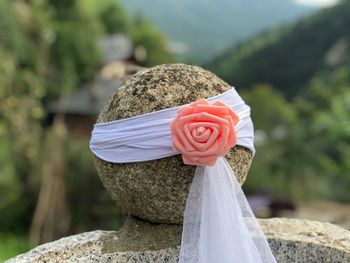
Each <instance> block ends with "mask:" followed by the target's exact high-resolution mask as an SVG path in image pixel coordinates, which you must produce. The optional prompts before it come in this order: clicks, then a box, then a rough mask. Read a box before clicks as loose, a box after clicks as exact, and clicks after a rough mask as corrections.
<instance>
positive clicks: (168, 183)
mask: <svg viewBox="0 0 350 263" xmlns="http://www.w3.org/2000/svg"><path fill="white" fill-rule="evenodd" d="M229 89H230V86H229V85H228V84H227V83H225V82H224V81H222V80H221V79H219V78H218V77H217V76H215V75H214V74H212V73H210V72H208V71H206V70H204V69H202V68H199V67H195V66H188V65H184V64H171V65H160V66H157V67H154V68H151V69H148V70H145V71H142V72H139V73H137V74H135V75H133V76H132V77H130V79H128V80H127V81H126V83H125V85H123V86H122V87H121V88H119V89H118V90H117V91H116V93H115V94H114V96H113V97H112V98H111V100H110V102H109V103H108V104H107V105H106V106H105V108H104V109H103V110H102V111H101V113H100V115H99V117H98V120H97V122H108V121H113V120H118V119H123V118H128V117H132V116H136V115H140V114H144V113H148V112H152V111H158V110H161V109H165V108H170V107H175V106H179V105H183V104H187V103H190V102H193V101H196V100H198V99H202V98H209V97H212V96H215V95H217V94H220V93H222V92H225V91H227V90H229ZM251 158H252V154H251V152H250V151H249V150H248V149H246V148H243V147H239V146H236V147H235V148H233V149H232V150H231V151H230V153H229V154H228V156H227V159H228V161H229V163H230V165H231V167H232V169H233V170H234V171H235V174H236V176H237V179H238V181H239V182H240V183H241V184H243V182H244V181H245V179H246V176H247V172H248V169H249V166H250V162H251ZM96 167H97V170H98V172H99V175H100V178H101V181H102V183H103V185H104V186H105V188H106V189H107V191H108V192H109V194H110V195H111V196H112V198H113V199H114V200H115V201H116V202H117V204H118V205H121V206H122V207H123V208H124V209H125V211H126V212H127V213H130V214H132V215H135V216H137V217H140V218H142V219H144V220H147V221H151V222H158V223H175V224H181V222H182V218H183V210H184V207H185V202H186V197H187V194H188V191H189V186H190V184H191V182H192V178H193V176H194V171H195V167H194V166H188V165H184V164H183V162H182V160H181V156H180V155H178V156H173V157H168V158H163V159H159V160H154V161H147V162H140V163H130V164H113V163H108V162H105V161H102V160H100V159H98V158H96Z"/></svg>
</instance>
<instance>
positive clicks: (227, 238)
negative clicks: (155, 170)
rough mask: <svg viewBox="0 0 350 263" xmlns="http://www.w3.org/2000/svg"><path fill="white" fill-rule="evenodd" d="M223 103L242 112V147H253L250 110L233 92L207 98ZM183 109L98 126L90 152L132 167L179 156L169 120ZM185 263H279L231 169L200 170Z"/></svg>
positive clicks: (190, 204) (221, 165)
mask: <svg viewBox="0 0 350 263" xmlns="http://www.w3.org/2000/svg"><path fill="white" fill-rule="evenodd" d="M207 101H209V102H211V103H212V102H215V101H222V102H224V103H225V104H227V105H228V106H230V107H232V109H233V110H234V111H235V112H236V113H237V114H238V116H239V118H240V121H239V123H238V124H237V125H236V127H235V129H236V133H237V138H238V142H237V144H238V145H241V146H244V147H246V148H248V149H250V150H251V151H252V152H253V154H254V153H255V149H254V129H253V123H252V121H251V118H250V108H249V106H248V105H246V104H245V103H244V101H243V100H242V99H241V97H240V96H239V95H238V93H237V92H236V90H235V89H234V88H232V89H230V90H229V91H227V92H225V93H222V94H220V95H217V96H215V97H212V98H209V99H207ZM178 109H179V107H175V108H170V109H165V110H161V111H157V112H151V113H148V114H144V115H139V116H136V117H131V118H128V119H122V120H116V121H112V122H107V123H98V124H95V126H94V130H93V132H92V136H91V141H90V148H91V150H92V151H93V153H94V154H95V155H96V156H97V157H99V158H101V159H103V160H105V161H108V162H113V163H130V162H142V161H148V160H155V159H160V158H164V157H168V156H172V155H176V154H179V153H177V152H174V151H173V149H172V138H171V132H170V122H171V120H173V119H174V118H175V117H176V114H177V111H178ZM179 262H180V263H213V262H220V263H226V262H227V263H229V262H230V263H231V262H234V263H275V262H276V260H275V258H274V257H273V255H272V253H271V250H270V248H269V245H268V243H267V241H266V238H265V235H264V233H263V232H262V231H261V229H260V227H259V224H258V222H257V220H256V219H255V217H254V214H253V212H252V211H251V209H250V207H249V204H248V202H247V200H246V198H245V196H244V193H243V191H242V189H241V186H240V184H239V183H238V181H237V179H236V177H235V175H234V173H233V171H232V169H231V167H230V165H229V164H228V163H227V161H226V159H225V158H219V159H218V161H217V163H216V165H215V166H214V167H200V166H198V167H197V169H196V174H195V176H194V179H193V182H192V185H191V189H190V192H189V195H188V198H187V203H186V208H185V212H184V227H183V233H182V240H181V248H180V260H179Z"/></svg>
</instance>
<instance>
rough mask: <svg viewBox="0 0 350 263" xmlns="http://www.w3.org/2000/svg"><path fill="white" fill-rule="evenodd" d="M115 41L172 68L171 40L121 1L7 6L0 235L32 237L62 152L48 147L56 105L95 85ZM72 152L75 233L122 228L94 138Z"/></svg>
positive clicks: (3, 14)
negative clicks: (106, 42)
mask: <svg viewBox="0 0 350 263" xmlns="http://www.w3.org/2000/svg"><path fill="white" fill-rule="evenodd" d="M139 31H142V32H139ZM112 33H124V34H127V35H128V36H129V37H130V38H131V40H132V41H133V42H134V43H135V44H136V45H143V46H144V48H145V50H146V52H147V58H146V61H145V64H146V65H155V64H160V63H166V62H171V61H172V57H171V55H170V54H169V52H168V51H167V49H166V42H165V39H164V37H163V35H162V34H161V33H160V32H159V31H158V30H157V29H156V28H154V27H153V25H152V24H150V23H149V22H148V21H147V20H144V19H142V20H137V21H133V20H131V19H130V18H129V17H128V16H127V14H126V13H125V12H124V9H123V8H122V6H121V5H120V4H119V2H118V1H114V0H108V1H107V0H106V1H103V2H101V1H96V0H86V1H70V0H63V1H62V0H13V1H12V0H3V1H0V61H1V63H0V217H1V218H0V232H8V233H13V234H17V233H26V232H27V231H28V228H29V225H30V222H31V219H32V215H33V211H34V208H35V204H36V200H37V197H38V191H39V186H40V179H41V173H42V165H43V160H45V158H44V157H45V153H47V151H55V149H49V148H48V146H47V145H49V144H48V143H47V140H48V138H49V137H50V128H49V127H48V123H47V119H46V118H47V116H48V112H47V105H48V102H50V101H53V100H56V101H57V100H58V99H59V97H61V96H63V95H67V94H70V93H71V92H72V91H73V90H74V89H76V88H77V87H79V86H80V85H81V84H83V83H84V82H85V81H88V80H90V79H92V78H93V76H94V74H95V73H96V71H97V70H98V68H99V67H100V65H99V63H100V53H101V51H100V50H99V46H98V39H99V37H101V36H103V35H105V34H112ZM154 50H157V52H154ZM64 147H65V152H66V154H65V157H66V159H67V160H66V161H67V163H68V167H67V171H68V173H69V174H68V176H67V177H66V178H67V185H68V198H69V202H70V207H71V210H72V232H81V231H85V230H87V229H91V228H96V227H99V226H101V227H102V226H103V227H105V228H118V226H119V225H120V224H121V222H120V220H121V218H120V211H119V209H118V208H116V207H114V205H113V204H112V202H111V200H110V198H109V196H107V193H106V191H104V190H103V187H102V185H101V183H100V181H99V179H98V176H97V174H96V171H95V169H94V167H93V160H92V155H91V154H90V151H89V150H88V138H81V139H80V138H74V137H72V136H69V137H68V138H67V139H66V141H65V145H64ZM24 200H25V201H24ZM11 238H12V236H11ZM11 238H10V236H9V238H7V237H6V238H5V239H8V240H10V239H11ZM0 242H1V243H2V241H1V240H0ZM6 242H7V241H6ZM6 242H5V243H6ZM9 242H10V241H9ZM11 242H12V241H11ZM11 242H10V243H11ZM5 243H4V244H5ZM1 250H2V249H0V251H1Z"/></svg>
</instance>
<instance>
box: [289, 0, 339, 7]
mask: <svg viewBox="0 0 350 263" xmlns="http://www.w3.org/2000/svg"><path fill="white" fill-rule="evenodd" d="M294 1H295V2H296V3H298V4H300V5H307V6H319V7H327V6H333V5H335V4H337V3H338V2H339V0H294Z"/></svg>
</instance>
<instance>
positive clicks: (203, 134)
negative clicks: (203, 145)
mask: <svg viewBox="0 0 350 263" xmlns="http://www.w3.org/2000/svg"><path fill="white" fill-rule="evenodd" d="M201 128H203V131H202V130H201ZM190 130H191V128H190ZM210 134H211V129H210V128H205V127H203V126H199V127H198V128H196V129H192V131H191V135H192V137H193V139H194V140H195V141H196V142H206V141H207V140H208V139H209V136H210Z"/></svg>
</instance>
